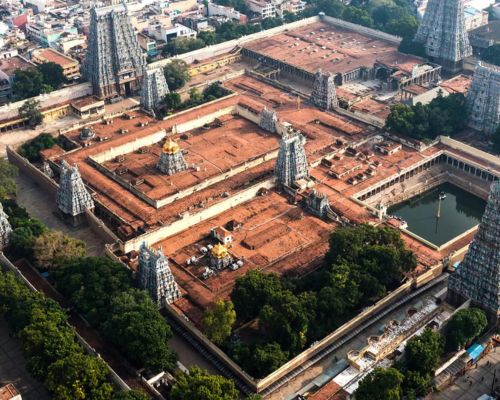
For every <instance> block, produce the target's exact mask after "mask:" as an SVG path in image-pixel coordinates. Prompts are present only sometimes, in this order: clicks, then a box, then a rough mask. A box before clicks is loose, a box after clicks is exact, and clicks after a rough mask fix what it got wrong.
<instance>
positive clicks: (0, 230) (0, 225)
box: [0, 203, 12, 251]
mask: <svg viewBox="0 0 500 400" xmlns="http://www.w3.org/2000/svg"><path fill="white" fill-rule="evenodd" d="M11 233H12V227H11V226H10V223H9V217H8V216H7V214H6V213H5V211H4V210H3V207H2V203H0V251H1V250H3V249H4V248H6V247H7V246H8V245H9V242H10V234H11Z"/></svg>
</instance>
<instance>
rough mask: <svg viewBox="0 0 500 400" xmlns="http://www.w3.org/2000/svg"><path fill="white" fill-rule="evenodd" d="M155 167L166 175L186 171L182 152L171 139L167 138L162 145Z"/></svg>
mask: <svg viewBox="0 0 500 400" xmlns="http://www.w3.org/2000/svg"><path fill="white" fill-rule="evenodd" d="M156 167H157V168H158V169H159V170H160V171H161V172H163V173H164V174H166V175H174V174H176V173H178V172H181V171H184V170H186V169H187V164H186V161H185V160H184V156H183V155H182V151H181V149H180V148H179V145H178V144H177V143H176V142H174V141H173V140H172V139H170V138H168V139H167V140H166V142H165V144H164V145H163V147H162V151H161V155H160V159H159V160H158V163H157V164H156Z"/></svg>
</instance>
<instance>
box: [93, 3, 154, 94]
mask: <svg viewBox="0 0 500 400" xmlns="http://www.w3.org/2000/svg"><path fill="white" fill-rule="evenodd" d="M90 13H91V21H90V36H89V41H88V49H87V57H86V58H85V65H84V72H85V75H86V78H87V79H88V80H89V81H90V82H91V83H92V87H93V90H94V95H96V96H97V97H99V98H110V97H114V96H131V95H133V94H135V93H137V92H138V91H139V89H140V87H141V86H140V84H141V77H142V72H143V69H144V65H145V60H144V56H143V54H142V50H141V48H140V46H139V43H138V41H137V36H136V34H135V31H134V28H133V27H132V24H131V23H130V19H129V17H128V15H127V6H126V5H125V3H121V4H114V5H110V6H105V7H94V8H92V10H91V12H90Z"/></svg>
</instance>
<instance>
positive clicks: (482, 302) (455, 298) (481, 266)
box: [448, 181, 500, 318]
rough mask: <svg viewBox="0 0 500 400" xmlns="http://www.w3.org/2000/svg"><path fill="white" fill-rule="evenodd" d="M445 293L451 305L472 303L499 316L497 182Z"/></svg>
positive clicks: (499, 183) (499, 192) (499, 200)
mask: <svg viewBox="0 0 500 400" xmlns="http://www.w3.org/2000/svg"><path fill="white" fill-rule="evenodd" d="M448 290H449V292H450V293H449V296H450V299H451V302H452V303H457V304H459V303H460V302H463V301H465V300H467V299H471V300H472V303H473V304H474V305H477V306H479V307H481V308H483V309H484V310H486V311H488V312H489V313H490V314H491V315H492V316H493V317H495V318H498V317H499V316H500V181H496V182H495V183H493V185H492V186H491V191H490V196H489V199H488V204H487V206H486V210H485V212H484V215H483V219H482V221H481V224H480V225H479V230H478V232H477V233H476V236H475V237H474V240H473V241H472V243H471V245H470V247H469V250H468V252H467V254H466V255H465V258H464V260H463V261H462V262H461V264H460V265H459V266H458V269H457V271H456V272H455V273H454V274H453V275H451V276H450V277H449V279H448Z"/></svg>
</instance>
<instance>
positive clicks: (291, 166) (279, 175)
mask: <svg viewBox="0 0 500 400" xmlns="http://www.w3.org/2000/svg"><path fill="white" fill-rule="evenodd" d="M305 141H306V139H305V138H304V136H302V134H300V133H299V132H298V131H294V130H293V128H292V127H291V126H290V125H289V124H288V126H286V127H285V131H284V132H283V136H282V138H281V140H280V148H279V152H278V158H277V160H276V167H275V170H274V174H275V176H276V180H277V181H278V182H279V183H280V184H282V185H285V186H292V184H293V183H294V182H296V181H297V180H299V179H303V178H307V177H308V176H309V168H308V164H307V157H306V152H305V150H304V144H305Z"/></svg>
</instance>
